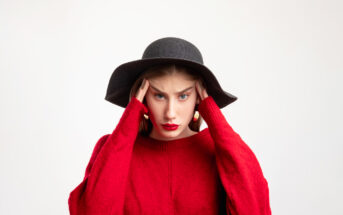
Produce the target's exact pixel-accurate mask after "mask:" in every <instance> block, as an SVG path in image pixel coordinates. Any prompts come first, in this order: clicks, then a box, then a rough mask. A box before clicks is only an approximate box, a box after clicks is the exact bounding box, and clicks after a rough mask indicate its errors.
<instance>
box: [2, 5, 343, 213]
mask: <svg viewBox="0 0 343 215" xmlns="http://www.w3.org/2000/svg"><path fill="white" fill-rule="evenodd" d="M342 10H343V3H342V1H340V0H289V1H281V0H263V1H253V0H243V1H232V0H226V1H224V0H216V1H214V0H212V1H209V0H207V1H201V0H200V1H199V0H190V1H180V0H174V1H157V0H156V1H154V0H146V1H125V2H123V1H114V0H112V1H110V0H106V1H104V0H100V1H80V0H61V1H43V0H31V1H24V0H12V1H9V0H7V1H6V0H0V74H1V76H0V89H1V91H0V96H1V97H0V98H1V101H0V102H1V111H0V126H1V127H0V129H1V130H0V131H1V133H0V135H1V136H0V138H1V139H0V174H1V177H0V214H6V215H18V214H35V215H37V214H39V215H46V214H49V215H60V214H69V212H68V202H67V201H68V197H69V193H70V192H71V191H72V190H73V189H74V188H75V187H76V186H77V185H78V184H79V183H81V181H82V179H83V175H84V171H85V169H86V165H87V163H88V161H89V159H90V156H91V153H92V150H93V147H94V145H95V143H96V141H97V140H98V139H99V138H100V137H101V136H102V135H104V134H108V133H111V132H112V131H113V129H114V128H115V126H116V124H117V122H118V121H119V119H120V117H121V114H122V112H123V108H120V107H116V106H114V105H112V104H111V103H109V102H107V101H105V100H104V97H105V93H106V89H107V84H108V81H109V78H110V76H111V74H112V71H113V70H114V69H115V67H117V66H118V65H120V64H121V63H124V62H127V61H131V60H136V59H139V58H141V55H142V53H143V51H144V49H145V47H146V46H147V45H148V44H149V43H150V42H152V41H153V40H155V39H158V38H161V37H166V36H175V37H181V38H184V39H186V40H189V41H191V42H192V43H194V44H195V45H196V46H197V47H198V48H199V49H200V50H201V52H202V54H203V57H204V61H205V64H206V65H207V66H208V67H209V68H210V69H211V70H212V71H213V72H214V73H215V75H216V77H217V79H218V80H219V82H220V84H221V86H222V87H223V88H224V89H225V90H226V91H228V92H230V93H232V94H234V95H236V96H237V97H238V100H237V101H236V102H234V103H233V104H231V105H229V106H227V107H225V108H224V109H222V111H223V113H224V115H225V116H226V119H227V121H228V122H229V123H230V124H231V126H232V127H233V128H234V130H235V131H236V132H238V133H239V134H240V135H241V137H242V138H243V140H244V141H245V142H246V143H247V144H248V145H249V146H250V147H251V148H252V150H253V151H254V152H255V154H256V156H257V158H258V160H259V162H260V164H261V167H262V170H263V173H264V175H265V177H266V178H267V181H268V183H269V189H270V203H271V209H272V213H273V214H278V215H286V214H287V215H288V214H300V215H302V214H312V215H322V214H337V215H338V214H342V211H343V204H342V200H343V199H342V193H343V185H342V181H343V158H342V155H343V146H342V144H343V132H342V120H343V114H342V110H343V101H342V92H343V87H342V81H343V80H342V79H343V74H342V73H343V60H342V59H343V42H342V38H343V29H342V28H343V15H342ZM203 127H206V125H204V126H203Z"/></svg>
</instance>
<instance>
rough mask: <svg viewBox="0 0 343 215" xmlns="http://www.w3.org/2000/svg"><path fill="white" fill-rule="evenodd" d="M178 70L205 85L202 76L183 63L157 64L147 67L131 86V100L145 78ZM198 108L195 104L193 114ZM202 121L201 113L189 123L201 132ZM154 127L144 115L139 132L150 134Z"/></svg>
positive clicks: (192, 128) (191, 127) (192, 127)
mask: <svg viewBox="0 0 343 215" xmlns="http://www.w3.org/2000/svg"><path fill="white" fill-rule="evenodd" d="M176 72H181V73H186V74H188V75H189V76H190V77H191V78H192V80H199V81H200V82H201V84H203V86H205V85H204V84H205V83H204V81H203V79H202V77H201V76H199V75H198V74H196V73H195V72H194V71H193V70H191V69H189V68H186V67H184V66H182V65H177V64H162V65H157V66H154V67H151V68H149V69H147V70H146V71H145V72H143V73H142V74H141V75H140V76H139V77H138V78H137V79H136V81H135V83H134V84H133V85H132V87H131V91H130V100H131V98H132V96H135V95H136V92H137V91H138V89H139V87H140V86H141V84H142V81H143V79H144V78H145V79H150V78H156V77H161V76H164V75H171V74H174V73H176ZM143 104H145V105H146V100H145V98H144V101H143ZM197 110H198V105H195V108H194V112H193V115H194V113H195V111H197ZM202 121H203V119H202V117H201V116H200V114H199V117H198V120H197V121H193V120H191V121H190V122H189V124H188V127H189V128H190V129H191V130H192V131H196V132H199V131H200V126H201V123H202ZM152 128H153V124H152V122H151V120H150V118H149V119H146V118H144V117H143V118H142V120H141V122H140V125H139V133H140V134H141V135H143V136H149V134H150V132H151V130H152Z"/></svg>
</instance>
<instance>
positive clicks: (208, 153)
mask: <svg viewBox="0 0 343 215" xmlns="http://www.w3.org/2000/svg"><path fill="white" fill-rule="evenodd" d="M144 113H147V108H146V107H145V106H144V105H143V104H142V103H141V102H140V101H139V100H137V99H136V98H135V97H133V98H132V99H131V101H130V103H129V104H128V106H127V107H126V109H125V111H124V113H123V115H122V117H121V119H120V121H119V123H118V125H117V127H116V128H115V130H114V131H113V132H112V134H109V135H104V136H103V137H101V138H100V139H99V141H98V142H97V143H96V145H95V148H94V150H93V153H92V156H91V159H90V161H89V163H88V166H87V168H86V172H85V176H84V179H83V181H82V182H81V184H79V185H78V186H77V187H76V188H75V189H74V190H73V191H72V192H71V193H70V195H69V199H68V204H69V211H70V214H71V215H97V214H99V215H100V214H101V215H107V214H111V215H112V214H149V215H154V214H159V215H163V214H232V215H237V214H240V215H244V214H247V215H248V214H249V215H254V214H256V215H257V214H259V215H262V214H271V209H270V205H269V190H268V183H267V181H266V179H265V178H264V176H263V173H262V170H261V167H260V165H259V163H258V161H257V159H256V157H255V155H254V153H253V152H252V151H251V149H250V148H249V147H248V146H247V145H246V144H245V143H244V142H243V140H242V139H241V138H240V136H239V135H238V134H237V133H235V132H234V131H233V129H232V128H231V126H230V125H229V124H228V122H227V121H226V119H225V117H224V116H223V114H222V113H221V111H220V109H219V107H218V106H217V104H216V103H215V101H214V100H213V98H212V97H211V96H209V97H207V98H206V99H204V100H202V101H201V103H200V104H199V113H200V114H201V115H202V116H203V118H204V120H205V121H206V123H207V125H208V128H206V129H204V130H202V131H200V132H199V133H197V134H195V135H192V136H189V137H185V138H181V139H177V140H171V141H162V140H156V139H152V138H150V137H143V136H140V135H137V134H138V127H139V122H140V120H141V119H142V117H143V114H144Z"/></svg>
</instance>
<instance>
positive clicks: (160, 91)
mask: <svg viewBox="0 0 343 215" xmlns="http://www.w3.org/2000/svg"><path fill="white" fill-rule="evenodd" d="M150 87H151V88H153V89H154V90H156V91H157V92H159V93H164V92H163V91H162V90H159V89H157V88H156V87H154V86H152V85H151V84H150ZM193 87H194V86H191V87H188V88H186V89H184V90H181V91H179V92H176V94H179V93H183V92H186V91H187V90H190V89H192V88H193Z"/></svg>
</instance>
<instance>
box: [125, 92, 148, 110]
mask: <svg viewBox="0 0 343 215" xmlns="http://www.w3.org/2000/svg"><path fill="white" fill-rule="evenodd" d="M131 103H132V104H131ZM130 104H131V105H130ZM129 105H130V106H134V107H137V108H139V109H140V110H141V113H142V114H147V113H148V108H147V107H146V106H145V105H144V104H143V103H142V102H141V101H139V100H138V99H137V98H136V97H134V96H133V97H132V98H131V101H130V102H129V104H128V106H129Z"/></svg>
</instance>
